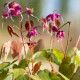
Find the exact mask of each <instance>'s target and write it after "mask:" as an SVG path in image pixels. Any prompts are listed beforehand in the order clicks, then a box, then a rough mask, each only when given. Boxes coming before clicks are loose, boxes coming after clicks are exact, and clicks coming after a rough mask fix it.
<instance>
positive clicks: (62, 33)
mask: <svg viewBox="0 0 80 80" xmlns="http://www.w3.org/2000/svg"><path fill="white" fill-rule="evenodd" d="M56 37H57V39H58V38H60V39H63V38H64V37H65V32H64V31H58V32H57V35H56Z"/></svg>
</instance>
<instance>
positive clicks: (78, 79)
mask: <svg viewBox="0 0 80 80" xmlns="http://www.w3.org/2000/svg"><path fill="white" fill-rule="evenodd" d="M71 80H80V67H79V68H78V70H77V72H76V73H75V74H74V75H73V76H72V78H71Z"/></svg>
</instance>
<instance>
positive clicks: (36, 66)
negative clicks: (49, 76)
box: [33, 62, 41, 74]
mask: <svg viewBox="0 0 80 80" xmlns="http://www.w3.org/2000/svg"><path fill="white" fill-rule="evenodd" d="M40 66H41V62H38V63H36V64H35V66H34V72H33V74H35V73H36V72H37V71H38V70H39V69H40Z"/></svg>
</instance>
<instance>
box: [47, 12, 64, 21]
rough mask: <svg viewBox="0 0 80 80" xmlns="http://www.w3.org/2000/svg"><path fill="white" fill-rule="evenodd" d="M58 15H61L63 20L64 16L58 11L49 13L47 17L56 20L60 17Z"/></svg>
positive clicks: (48, 19)
mask: <svg viewBox="0 0 80 80" xmlns="http://www.w3.org/2000/svg"><path fill="white" fill-rule="evenodd" d="M58 17H60V18H61V19H62V22H63V18H62V16H61V15H60V14H59V13H58V12H57V13H53V14H49V15H48V16H47V17H46V19H47V21H50V20H52V21H55V20H57V19H58Z"/></svg>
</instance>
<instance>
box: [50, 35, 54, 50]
mask: <svg viewBox="0 0 80 80" xmlns="http://www.w3.org/2000/svg"><path fill="white" fill-rule="evenodd" d="M52 37H53V35H52V36H51V39H50V51H51V49H52V44H51V41H52Z"/></svg>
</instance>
